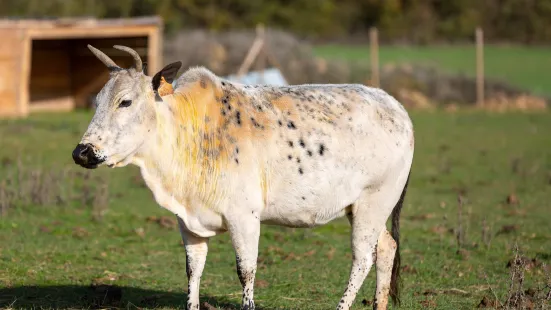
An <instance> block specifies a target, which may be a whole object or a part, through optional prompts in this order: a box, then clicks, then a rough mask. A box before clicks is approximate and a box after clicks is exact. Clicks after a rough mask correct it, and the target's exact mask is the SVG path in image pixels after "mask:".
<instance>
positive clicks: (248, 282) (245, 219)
mask: <svg viewBox="0 0 551 310" xmlns="http://www.w3.org/2000/svg"><path fill="white" fill-rule="evenodd" d="M228 228H229V231H230V234H231V239H232V243H233V246H234V248H235V256H236V263H237V264H236V265H237V275H238V276H239V281H240V282H241V286H242V287H243V300H242V306H241V309H242V310H253V309H254V308H255V307H254V300H253V295H254V277H255V274H256V259H257V257H258V239H259V237H260V220H259V218H258V216H255V213H254V212H251V213H249V214H240V215H239V216H236V217H233V218H232V219H228Z"/></svg>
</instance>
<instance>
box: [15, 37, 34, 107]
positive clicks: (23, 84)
mask: <svg viewBox="0 0 551 310" xmlns="http://www.w3.org/2000/svg"><path fill="white" fill-rule="evenodd" d="M20 35H21V37H22V46H21V56H20V57H19V68H20V71H19V72H20V74H19V85H18V87H19V92H18V93H19V94H18V97H17V108H18V110H19V115H20V116H27V115H28V114H29V97H30V95H29V76H30V72H31V56H32V45H31V44H32V42H31V38H30V37H29V36H28V34H27V33H26V32H24V31H20Z"/></svg>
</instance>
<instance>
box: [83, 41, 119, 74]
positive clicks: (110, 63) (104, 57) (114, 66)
mask: <svg viewBox="0 0 551 310" xmlns="http://www.w3.org/2000/svg"><path fill="white" fill-rule="evenodd" d="M88 49H90V51H92V53H94V55H96V57H97V58H98V59H99V60H100V61H101V62H103V64H105V65H106V66H107V68H109V70H111V71H113V70H115V69H120V68H119V66H117V64H116V63H115V62H114V61H113V60H112V59H111V58H109V56H107V55H105V53H103V52H102V51H100V50H98V49H97V48H95V47H93V46H92V45H90V44H88Z"/></svg>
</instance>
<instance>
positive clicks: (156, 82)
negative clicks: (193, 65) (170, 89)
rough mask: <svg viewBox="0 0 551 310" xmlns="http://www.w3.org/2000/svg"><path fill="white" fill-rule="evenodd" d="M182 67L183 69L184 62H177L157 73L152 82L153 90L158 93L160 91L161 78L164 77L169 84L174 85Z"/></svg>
mask: <svg viewBox="0 0 551 310" xmlns="http://www.w3.org/2000/svg"><path fill="white" fill-rule="evenodd" d="M180 67H182V62H181V61H177V62H173V63H171V64H170V65H167V66H165V67H164V68H163V69H162V70H161V71H159V72H157V74H155V75H154V76H153V79H152V81H151V84H152V86H153V90H154V91H157V89H159V86H160V85H161V77H164V78H165V80H166V81H167V82H168V83H172V81H174V78H175V77H176V74H177V73H178V70H180Z"/></svg>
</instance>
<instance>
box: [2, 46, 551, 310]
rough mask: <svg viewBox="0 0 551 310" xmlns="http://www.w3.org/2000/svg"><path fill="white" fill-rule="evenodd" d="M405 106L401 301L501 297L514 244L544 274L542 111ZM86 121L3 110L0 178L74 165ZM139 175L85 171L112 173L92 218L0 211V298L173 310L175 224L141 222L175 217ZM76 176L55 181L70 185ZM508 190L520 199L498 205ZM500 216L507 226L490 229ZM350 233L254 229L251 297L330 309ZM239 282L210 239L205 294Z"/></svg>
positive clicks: (450, 304)
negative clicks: (485, 230) (106, 195)
mask: <svg viewBox="0 0 551 310" xmlns="http://www.w3.org/2000/svg"><path fill="white" fill-rule="evenodd" d="M383 54H384V53H383ZM411 115H412V118H413V120H414V125H415V132H416V153H415V158H414V167H413V172H412V176H411V181H410V187H409V192H408V195H407V198H406V203H405V206H404V209H403V213H402V222H401V225H402V239H401V244H402V249H401V252H402V262H403V266H406V267H405V270H404V272H403V273H402V276H403V287H402V309H424V308H425V307H424V306H423V304H428V305H429V306H433V307H435V308H438V309H472V308H474V307H476V305H477V304H478V303H479V302H480V300H481V299H482V297H483V296H491V295H492V294H491V293H490V292H489V291H488V286H489V285H491V287H492V288H493V289H494V290H495V292H496V293H497V294H498V295H499V296H500V297H502V296H503V295H504V294H505V293H506V290H507V286H508V283H509V282H508V277H509V269H508V268H506V264H507V262H508V261H509V260H510V259H511V258H512V257H513V253H512V248H513V246H514V244H515V243H516V242H518V244H519V246H520V248H521V250H522V251H523V253H524V255H526V256H527V257H530V258H536V259H537V262H538V264H537V267H536V268H533V269H531V270H529V271H527V273H526V275H525V277H526V283H525V285H526V287H537V285H541V283H542V281H544V274H543V271H542V270H543V267H542V266H541V265H540V263H550V260H551V230H549V215H550V213H549V210H550V206H551V200H550V196H549V193H550V192H551V148H549V141H550V140H549V132H551V114H549V113H542V114H486V113H483V112H476V113H475V112H459V113H455V114H448V113H443V112H432V113H429V112H412V113H411ZM90 118H91V114H90V113H83V112H79V113H73V114H59V115H35V116H32V117H30V118H29V119H27V120H21V121H0V139H1V140H0V141H1V147H0V184H1V180H2V179H3V178H4V177H6V175H7V173H8V172H9V171H12V170H13V169H14V162H15V161H17V159H19V160H21V161H22V162H24V163H25V166H27V167H34V168H41V169H62V168H71V169H75V170H77V171H81V169H78V167H76V166H74V164H73V163H72V159H71V156H70V154H71V151H72V149H73V147H74V146H75V145H76V143H77V142H78V141H79V139H80V136H81V134H82V133H83V132H84V129H85V128H86V126H87V124H88V122H89V120H90ZM512 162H515V164H514V166H515V169H514V170H513V169H512ZM2 163H3V164H2ZM73 167H74V168H73ZM137 175H138V171H137V169H135V168H130V167H129V168H122V169H114V170H109V169H107V168H104V169H98V170H94V171H93V172H92V176H93V178H92V179H91V180H90V181H89V182H92V183H94V182H96V183H97V182H99V181H96V179H95V178H96V177H101V178H102V180H108V181H109V192H110V200H109V202H110V204H109V208H108V210H107V212H106V213H105V215H104V216H103V218H101V219H100V220H97V219H94V216H93V214H94V210H93V208H91V207H87V206H83V205H82V204H81V203H80V202H79V201H76V200H75V201H72V202H70V203H69V204H68V205H66V206H54V205H46V206H38V205H32V204H31V205H16V206H14V207H12V208H10V209H8V210H7V213H6V214H5V215H4V216H2V217H1V218H0V308H9V307H13V308H25V309H26V308H33V307H34V308H39V309H41V308H79V309H80V308H91V307H94V306H95V305H97V304H98V303H100V304H101V303H103V305H107V306H112V305H118V307H121V308H130V309H134V308H136V307H145V308H167V309H172V308H177V307H183V306H184V304H185V297H186V295H185V292H186V288H187V280H186V276H185V255H184V250H183V248H182V246H181V245H180V236H179V232H178V230H177V228H176V227H172V226H170V225H168V226H169V227H163V226H161V225H159V224H157V223H155V222H153V221H148V220H147V217H148V216H168V218H172V216H171V215H170V214H169V212H168V211H165V210H163V209H161V208H159V207H158V206H157V205H156V204H155V203H154V200H153V198H152V195H151V193H150V192H149V191H148V190H147V189H146V188H144V187H142V186H140V184H139V183H137V182H136V181H135V178H136V176H137ZM74 182H77V184H73V183H74ZM79 182H80V183H82V180H77V181H75V180H73V179H66V180H64V182H62V183H61V184H66V185H67V186H69V187H74V188H75V189H78V188H81V187H80V186H82V184H80V183H79ZM79 184H80V185H79ZM91 185H92V186H95V185H97V184H91ZM458 192H464V195H465V196H466V197H467V202H466V204H465V206H464V210H463V221H464V223H463V228H464V229H465V230H466V242H465V244H464V250H465V251H463V254H458V253H457V244H456V239H455V236H454V234H453V233H450V232H449V230H453V229H454V228H457V227H458V224H457V223H458V212H457V203H456V201H457V193H458ZM76 193H77V194H78V190H76ZM511 193H515V194H516V195H517V197H518V198H519V200H520V204H519V205H517V206H515V205H508V204H507V203H505V202H504V201H505V199H506V197H507V195H509V194H511ZM484 220H485V221H486V222H487V225H488V226H489V227H490V231H491V242H490V243H489V245H486V244H485V243H484V242H482V237H481V236H482V233H481V232H482V226H483V225H482V223H483V221H484ZM504 225H517V226H515V227H516V230H513V231H512V232H509V233H502V234H501V233H500V234H497V233H498V231H500V230H501V228H502V227H503V226H504ZM349 231H350V228H349V225H348V223H347V221H346V220H344V219H339V220H336V221H334V222H331V223H329V224H328V225H326V226H323V227H319V228H316V229H288V228H281V227H274V226H263V230H262V235H261V241H260V256H259V261H260V263H259V268H258V273H257V284H258V286H257V289H256V295H255V297H256V302H257V305H258V306H259V308H260V309H333V308H334V306H335V305H336V304H337V302H338V301H339V299H340V297H341V294H342V292H343V291H344V288H345V285H346V281H347V278H348V273H349V268H350V263H351V252H350V246H349ZM485 275H487V279H486V278H485ZM92 283H103V284H113V285H116V286H118V287H119V288H120V291H119V290H118V289H117V290H116V291H115V294H113V293H108V294H106V293H105V292H103V291H101V290H98V289H96V290H93V289H91V288H90V285H91V284H92ZM374 287H375V272H374V270H373V269H372V271H371V272H370V275H369V277H368V279H367V280H366V281H365V283H364V285H363V287H362V289H361V292H360V293H359V295H358V297H357V299H356V303H355V306H354V309H363V308H365V306H363V305H362V300H363V299H367V300H369V299H371V298H372V292H373V290H374ZM450 289H460V290H463V291H465V292H466V293H467V295H466V296H463V295H457V294H452V293H449V292H450V291H449V290H450ZM240 290H241V289H240V284H239V280H238V278H237V275H236V273H235V258H234V253H233V249H232V247H231V244H230V240H229V238H228V235H227V234H225V235H222V236H220V237H215V238H213V239H212V240H211V242H210V248H209V256H208V259H207V266H206V268H205V272H204V274H203V278H202V282H201V298H202V300H203V301H208V302H209V303H210V304H211V305H217V306H220V307H230V308H236V307H237V305H238V303H239V302H240V298H241V291H240ZM431 292H432V293H431ZM119 293H121V294H122V295H120V296H118V295H119Z"/></svg>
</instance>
